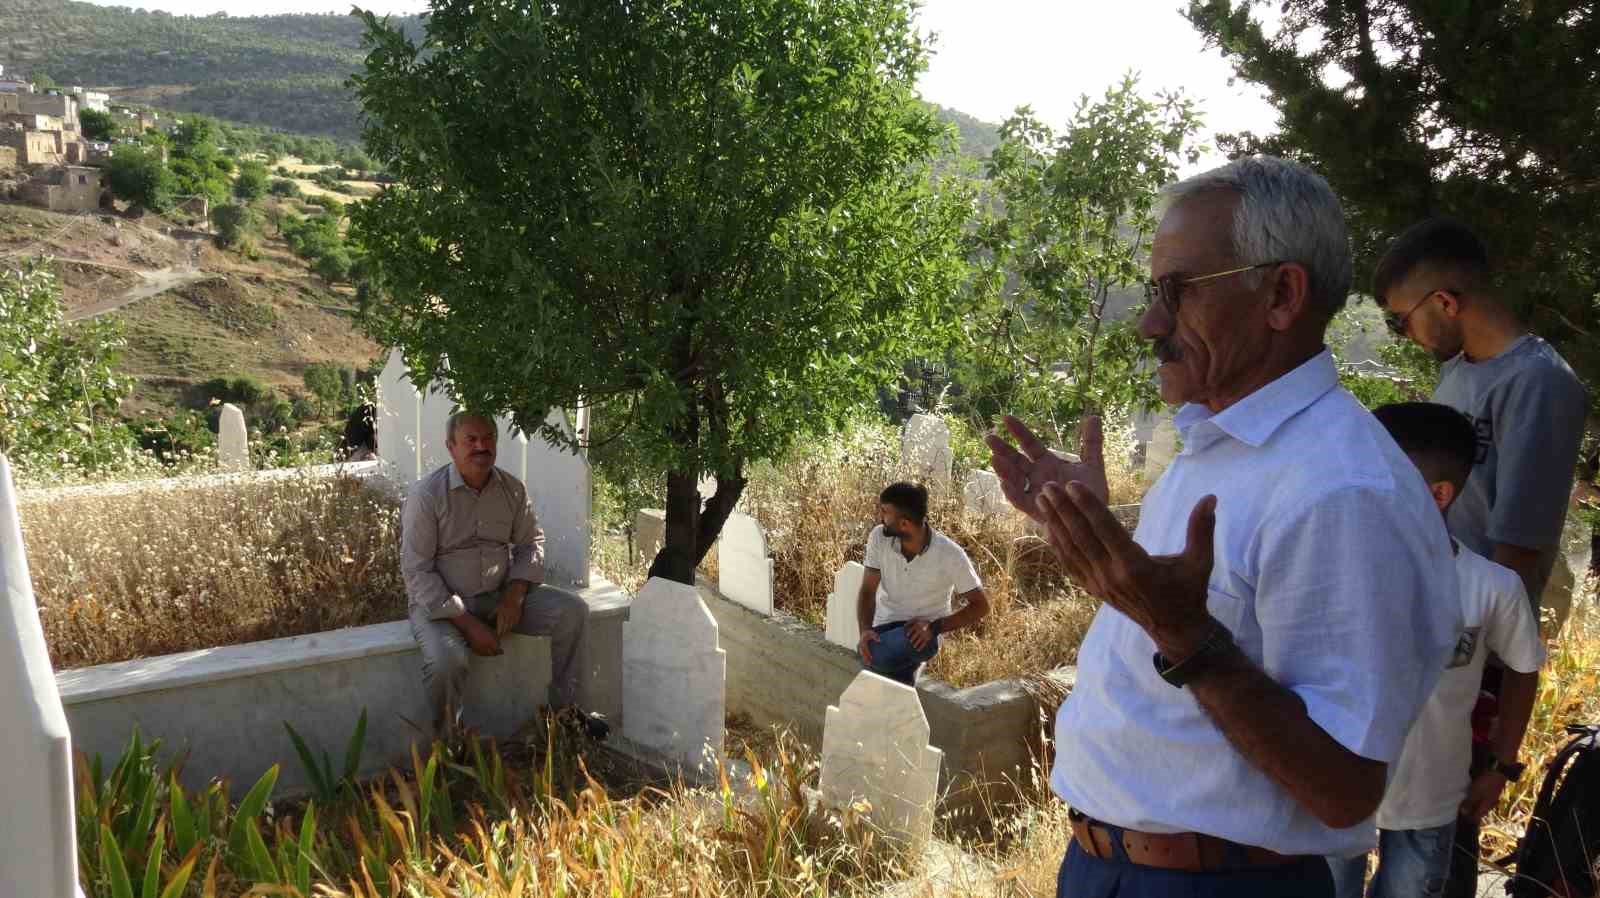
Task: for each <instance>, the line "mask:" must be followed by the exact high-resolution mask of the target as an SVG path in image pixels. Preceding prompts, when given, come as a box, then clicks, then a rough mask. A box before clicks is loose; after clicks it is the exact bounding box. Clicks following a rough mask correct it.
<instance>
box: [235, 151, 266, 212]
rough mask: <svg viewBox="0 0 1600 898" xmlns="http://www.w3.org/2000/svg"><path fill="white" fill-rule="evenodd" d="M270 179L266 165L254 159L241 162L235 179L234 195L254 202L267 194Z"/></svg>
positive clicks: (244, 200) (243, 200) (242, 199)
mask: <svg viewBox="0 0 1600 898" xmlns="http://www.w3.org/2000/svg"><path fill="white" fill-rule="evenodd" d="M268 180H269V176H268V174H267V167H266V166H265V165H262V164H261V163H260V162H256V161H254V160H246V161H244V162H241V163H239V174H238V175H237V176H236V177H235V178H234V181H233V195H234V196H235V197H237V198H238V199H239V200H240V201H242V202H245V203H253V202H255V201H256V200H259V199H261V198H262V197H264V196H266V195H267V184H268Z"/></svg>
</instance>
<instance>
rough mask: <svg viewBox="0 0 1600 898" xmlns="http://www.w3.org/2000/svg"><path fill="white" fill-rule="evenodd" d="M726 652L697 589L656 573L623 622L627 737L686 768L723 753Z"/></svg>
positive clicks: (711, 763) (624, 725) (712, 760)
mask: <svg viewBox="0 0 1600 898" xmlns="http://www.w3.org/2000/svg"><path fill="white" fill-rule="evenodd" d="M727 675H728V656H727V653H726V652H724V651H723V650H722V649H721V648H719V647H718V643H717V621H716V619H715V618H713V617H712V616H711V611H710V610H709V609H708V608H706V604H705V602H704V601H703V600H702V599H701V598H700V592H699V591H698V590H696V589H695V588H694V587H692V586H688V585H685V584H683V583H675V582H673V581H671V580H663V579H661V578H659V577H652V578H650V579H649V580H647V581H645V584H644V587H643V588H641V589H640V590H639V594H638V595H637V596H636V597H635V598H634V600H633V605H632V607H631V608H630V609H629V611H628V621H627V623H625V624H623V625H622V735H623V737H624V738H626V739H627V740H628V741H630V742H633V743H635V744H637V745H642V746H644V747H646V748H648V749H651V750H653V751H655V752H657V753H660V754H661V755H663V756H665V757H666V758H668V759H670V760H672V761H675V762H677V763H680V764H683V765H684V766H685V767H688V768H693V769H702V766H703V765H709V766H712V767H714V766H715V764H716V762H717V760H718V759H719V758H720V757H721V756H722V729H723V713H724V709H725V701H726V696H725V689H726V688H727Z"/></svg>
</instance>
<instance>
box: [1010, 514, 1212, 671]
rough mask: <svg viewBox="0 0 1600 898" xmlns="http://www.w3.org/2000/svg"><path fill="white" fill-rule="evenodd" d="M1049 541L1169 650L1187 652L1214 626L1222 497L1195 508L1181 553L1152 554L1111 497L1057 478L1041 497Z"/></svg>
mask: <svg viewBox="0 0 1600 898" xmlns="http://www.w3.org/2000/svg"><path fill="white" fill-rule="evenodd" d="M1040 506H1041V508H1042V509H1043V510H1044V518H1043V523H1044V525H1045V528H1046V529H1047V530H1048V532H1049V536H1050V548H1051V549H1053V550H1054V552H1055V555H1056V557H1057V558H1058V559H1060V561H1061V564H1062V566H1063V567H1065V568H1066V570H1067V575H1068V576H1069V577H1071V578H1072V581H1073V582H1074V583H1076V584H1078V586H1080V587H1082V588H1083V590H1084V591H1086V592H1088V593H1089V594H1090V595H1092V596H1094V597H1095V598H1098V599H1102V600H1104V601H1105V602H1106V603H1107V604H1109V605H1110V606H1111V607H1113V608H1115V609H1117V610H1118V611H1120V612H1122V613H1123V614H1125V615H1127V616H1128V617H1129V618H1130V619H1132V620H1133V622H1134V623H1136V624H1138V625H1139V626H1140V627H1141V628H1143V629H1144V631H1145V633H1147V634H1149V636H1150V638H1151V639H1153V640H1155V642H1156V645H1157V647H1159V648H1160V649H1161V652H1162V654H1164V655H1166V656H1167V657H1168V658H1174V659H1181V658H1187V657H1188V656H1189V655H1190V654H1192V653H1193V652H1194V650H1195V649H1197V648H1198V647H1199V645H1200V643H1201V642H1203V641H1204V640H1205V638H1206V636H1207V635H1209V634H1210V632H1211V629H1212V627H1213V626H1215V623H1214V621H1213V620H1212V618H1211V615H1210V613H1209V612H1207V610H1206V592H1207V584H1208V583H1209V581H1210V579H1211V565H1212V562H1213V556H1212V552H1213V549H1212V538H1213V535H1214V533H1215V530H1216V524H1217V517H1216V507H1217V499H1216V497H1215V496H1207V497H1205V498H1204V499H1201V500H1200V501H1199V502H1197V503H1195V506H1194V510H1193V511H1191V512H1190V513H1189V536H1188V543H1187V545H1185V546H1184V549H1183V552H1182V553H1180V554H1178V555H1150V554H1149V553H1147V552H1145V550H1144V549H1143V547H1141V546H1140V545H1139V544H1138V543H1136V542H1134V541H1133V537H1132V536H1130V535H1129V534H1128V531H1127V529H1126V528H1125V527H1123V526H1122V524H1121V523H1120V522H1118V521H1117V519H1116V517H1115V516H1113V515H1112V514H1111V509H1109V508H1107V507H1106V503H1105V500H1104V499H1102V498H1101V497H1100V496H1097V495H1095V494H1094V493H1093V492H1092V491H1091V490H1090V489H1089V488H1088V487H1086V486H1084V485H1083V484H1081V483H1067V484H1051V485H1050V486H1048V487H1046V488H1045V490H1044V494H1043V496H1042V498H1041V502H1040Z"/></svg>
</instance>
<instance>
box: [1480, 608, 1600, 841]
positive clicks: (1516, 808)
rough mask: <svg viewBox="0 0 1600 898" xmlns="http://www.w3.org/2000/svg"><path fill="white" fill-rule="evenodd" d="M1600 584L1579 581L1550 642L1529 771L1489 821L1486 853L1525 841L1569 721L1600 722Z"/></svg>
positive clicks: (1527, 741)
mask: <svg viewBox="0 0 1600 898" xmlns="http://www.w3.org/2000/svg"><path fill="white" fill-rule="evenodd" d="M1597 602H1600V584H1597V583H1596V581H1595V580H1592V579H1591V580H1589V581H1588V582H1586V583H1579V584H1578V587H1577V588H1576V589H1574V590H1573V596H1572V612H1571V614H1570V615H1569V616H1568V617H1567V621H1566V624H1565V626H1563V627H1562V629H1561V632H1560V633H1558V634H1557V635H1556V636H1555V637H1554V638H1552V639H1550V640H1549V641H1548V643H1547V645H1548V647H1549V648H1548V657H1547V658H1546V660H1545V665H1544V668H1543V669H1542V670H1540V671H1539V694H1538V697H1537V698H1536V699H1535V700H1534V705H1533V717H1532V718H1531V719H1530V720H1529V722H1528V735H1527V736H1526V737H1525V738H1524V739H1523V743H1522V755H1521V760H1522V761H1524V762H1526V763H1527V765H1528V773H1527V774H1526V775H1525V776H1523V778H1522V779H1521V780H1518V781H1517V782H1515V783H1512V784H1511V785H1510V786H1508V787H1506V791H1505V793H1504V794H1502V795H1501V796H1500V805H1499V807H1497V808H1495V810H1494V811H1493V812H1491V813H1490V815H1489V817H1488V819H1486V820H1485V821H1484V826H1483V841H1484V844H1485V845H1486V846H1487V847H1486V851H1485V855H1486V856H1493V857H1499V856H1502V855H1504V854H1506V853H1508V852H1509V851H1510V850H1511V848H1512V847H1513V846H1514V845H1515V844H1516V840H1517V839H1518V838H1519V837H1521V835H1522V831H1523V828H1524V827H1525V826H1526V825H1527V822H1528V815H1529V814H1530V813H1532V811H1533V804H1534V800H1535V799H1537V798H1538V795H1539V786H1540V784H1542V783H1543V782H1544V774H1545V765H1546V764H1548V763H1549V762H1550V759H1551V758H1552V757H1554V755H1555V753H1556V752H1557V751H1559V750H1560V749H1561V747H1562V746H1563V745H1565V744H1566V743H1567V740H1568V739H1569V738H1570V737H1569V736H1568V735H1567V733H1566V731H1565V727H1566V725H1567V724H1569V723H1600V604H1597Z"/></svg>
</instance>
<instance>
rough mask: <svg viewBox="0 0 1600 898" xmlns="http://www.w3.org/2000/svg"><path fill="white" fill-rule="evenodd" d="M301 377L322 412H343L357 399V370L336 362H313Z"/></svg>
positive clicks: (325, 413) (326, 413)
mask: <svg viewBox="0 0 1600 898" xmlns="http://www.w3.org/2000/svg"><path fill="white" fill-rule="evenodd" d="M301 379H302V380H303V381H304V382H305V385H306V391H307V392H309V393H310V394H311V395H312V396H313V397H314V398H315V399H316V402H317V410H318V412H319V413H321V414H324V415H328V414H335V413H338V412H341V411H343V410H344V409H345V408H347V407H348V406H349V405H350V403H351V402H353V401H354V400H355V372H354V371H352V370H351V369H349V368H346V367H344V366H342V365H339V364H337V363H335V362H312V363H311V364H309V365H307V366H306V370H305V371H304V372H303V373H302V374H301Z"/></svg>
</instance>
